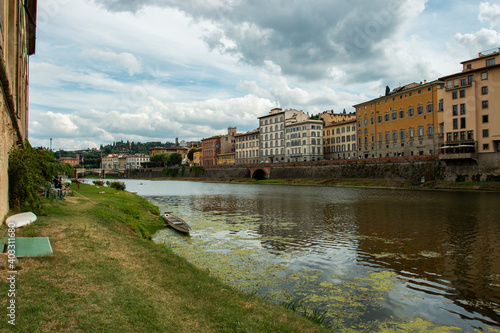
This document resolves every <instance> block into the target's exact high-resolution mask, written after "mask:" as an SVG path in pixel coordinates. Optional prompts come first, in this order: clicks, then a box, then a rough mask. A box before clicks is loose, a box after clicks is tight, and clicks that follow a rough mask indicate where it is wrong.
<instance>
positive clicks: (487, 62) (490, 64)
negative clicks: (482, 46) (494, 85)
mask: <svg viewBox="0 0 500 333" xmlns="http://www.w3.org/2000/svg"><path fill="white" fill-rule="evenodd" d="M494 65H495V58H492V59H486V66H494Z"/></svg>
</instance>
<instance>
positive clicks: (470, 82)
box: [467, 75, 474, 84]
mask: <svg viewBox="0 0 500 333" xmlns="http://www.w3.org/2000/svg"><path fill="white" fill-rule="evenodd" d="M473 81H474V75H469V76H468V78H467V83H468V84H472V82H473Z"/></svg>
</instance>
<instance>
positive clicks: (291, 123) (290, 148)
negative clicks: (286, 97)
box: [285, 113, 323, 162]
mask: <svg viewBox="0 0 500 333" xmlns="http://www.w3.org/2000/svg"><path fill="white" fill-rule="evenodd" d="M285 146H286V148H285V161H286V162H306V161H320V160H322V159H323V121H322V120H312V119H309V116H307V115H305V114H304V113H297V114H294V115H293V116H292V117H290V118H288V119H286V121H285Z"/></svg>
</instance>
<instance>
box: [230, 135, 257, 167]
mask: <svg viewBox="0 0 500 333" xmlns="http://www.w3.org/2000/svg"><path fill="white" fill-rule="evenodd" d="M235 138H236V164H255V163H259V130H258V129H256V130H253V131H251V132H246V133H238V134H236V136H235Z"/></svg>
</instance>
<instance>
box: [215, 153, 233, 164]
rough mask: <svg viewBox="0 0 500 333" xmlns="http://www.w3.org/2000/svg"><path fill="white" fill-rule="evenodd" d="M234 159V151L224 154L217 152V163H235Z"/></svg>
mask: <svg viewBox="0 0 500 333" xmlns="http://www.w3.org/2000/svg"><path fill="white" fill-rule="evenodd" d="M235 163H236V159H235V153H234V152H232V153H226V154H219V162H218V165H224V164H225V165H229V164H235Z"/></svg>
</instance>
